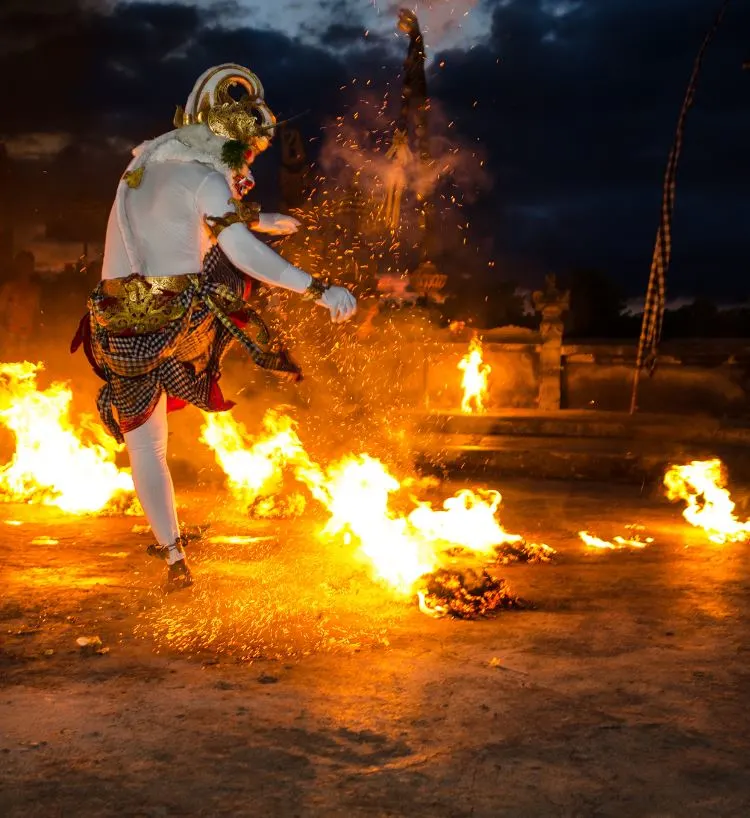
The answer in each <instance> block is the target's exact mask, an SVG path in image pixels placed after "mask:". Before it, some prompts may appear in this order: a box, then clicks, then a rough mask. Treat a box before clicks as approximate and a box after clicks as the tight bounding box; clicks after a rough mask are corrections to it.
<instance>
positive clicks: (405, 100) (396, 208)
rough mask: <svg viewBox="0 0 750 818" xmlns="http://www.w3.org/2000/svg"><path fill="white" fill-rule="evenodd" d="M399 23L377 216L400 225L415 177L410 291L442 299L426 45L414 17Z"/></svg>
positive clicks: (407, 14) (408, 14) (405, 15)
mask: <svg viewBox="0 0 750 818" xmlns="http://www.w3.org/2000/svg"><path fill="white" fill-rule="evenodd" d="M398 27H399V28H400V29H401V31H403V32H404V33H406V34H408V36H409V47H408V50H407V54H406V60H405V61H404V72H403V83H402V88H401V108H400V111H399V116H398V118H397V120H396V128H395V131H394V135H393V142H392V144H391V148H390V150H389V151H388V153H387V157H388V158H389V159H390V160H391V162H392V163H393V173H392V175H391V178H390V179H389V180H388V184H387V192H386V198H385V202H384V206H383V209H382V211H381V212H382V214H383V217H384V219H385V222H386V224H387V225H388V227H389V229H390V230H391V231H392V233H394V234H397V233H398V232H399V230H400V229H401V218H402V212H401V207H402V197H403V194H404V192H405V191H406V175H407V172H409V171H410V172H409V176H410V178H411V179H413V180H416V182H415V188H416V189H415V190H414V191H413V193H414V195H415V196H416V202H417V208H418V216H419V247H418V252H419V263H418V265H417V267H416V268H415V269H414V270H412V271H411V272H410V273H409V285H410V289H411V290H412V291H413V292H414V293H415V294H416V295H417V296H418V297H420V298H425V299H427V300H428V301H438V302H439V301H441V300H442V298H441V296H440V292H441V290H442V289H443V288H444V287H445V284H446V281H447V276H445V275H444V274H443V273H441V272H440V271H439V270H438V268H437V266H436V265H435V263H434V256H435V255H436V253H437V249H438V247H437V243H438V236H437V231H436V225H435V219H434V213H435V209H434V202H433V201H432V192H433V190H434V187H435V184H434V182H435V180H434V175H435V174H434V168H433V167H432V166H433V159H432V156H431V153H430V144H429V111H430V101H429V96H428V93H427V76H426V73H425V60H426V54H425V45H424V37H423V36H422V31H421V29H420V27H419V20H418V19H417V16H416V14H415V13H414V12H413V11H410V10H409V9H401V10H400V12H399V19H398Z"/></svg>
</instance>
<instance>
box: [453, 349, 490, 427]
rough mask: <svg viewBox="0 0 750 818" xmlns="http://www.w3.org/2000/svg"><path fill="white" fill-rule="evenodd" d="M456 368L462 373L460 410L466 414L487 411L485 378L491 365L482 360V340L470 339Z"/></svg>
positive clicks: (487, 376)
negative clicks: (466, 350) (464, 353)
mask: <svg viewBox="0 0 750 818" xmlns="http://www.w3.org/2000/svg"><path fill="white" fill-rule="evenodd" d="M458 368H459V369H460V370H461V371H462V372H463V373H464V374H463V377H462V379H461V388H462V389H463V397H462V398H461V411H462V412H464V413H465V414H467V415H471V414H482V413H483V412H485V411H487V410H486V406H485V401H486V399H487V380H488V378H489V375H490V372H492V367H491V366H490V365H489V364H487V363H485V362H484V359H483V357H482V342H481V341H480V340H479V338H478V337H476V336H475V337H474V338H472V339H471V343H470V344H469V351H468V352H467V353H466V355H464V357H463V358H461V360H460V361H459V362H458Z"/></svg>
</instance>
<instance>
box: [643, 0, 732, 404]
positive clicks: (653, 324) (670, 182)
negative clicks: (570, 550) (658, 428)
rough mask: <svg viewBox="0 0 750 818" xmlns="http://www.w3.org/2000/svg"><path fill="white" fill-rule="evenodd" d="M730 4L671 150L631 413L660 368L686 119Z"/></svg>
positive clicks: (696, 68) (698, 63) (692, 85)
mask: <svg viewBox="0 0 750 818" xmlns="http://www.w3.org/2000/svg"><path fill="white" fill-rule="evenodd" d="M729 3H730V0H723V2H722V4H721V7H720V8H719V11H718V13H717V15H716V18H715V19H714V22H713V24H712V25H711V28H710V29H709V30H708V33H707V34H706V37H705V39H704V40H703V43H702V44H701V47H700V50H699V51H698V56H697V57H696V58H695V62H694V64H693V71H692V74H691V75H690V82H689V83H688V87H687V92H686V93H685V99H684V101H683V103H682V109H681V110H680V116H679V118H678V119H677V131H676V133H675V138H674V142H673V143H672V149H671V151H670V152H669V159H668V160H667V169H666V172H665V174H664V189H663V193H662V204H661V220H660V223H659V229H658V230H657V232H656V244H655V246H654V255H653V258H652V260H651V274H650V275H649V279H648V289H647V290H646V301H645V303H644V306H643V323H642V325H641V336H640V339H639V340H638V354H637V356H636V364H635V372H634V374H633V392H632V396H631V399H630V414H631V415H632V414H633V413H634V412H635V410H636V408H637V405H638V385H639V383H640V377H641V371H642V370H643V369H644V368H648V370H649V375H653V373H654V370H655V368H656V359H657V355H658V350H659V341H660V340H661V333H662V327H663V324H664V309H665V306H666V274H667V269H668V268H669V260H670V257H671V255H672V215H673V213H674V199H675V185H676V179H677V163H678V161H679V158H680V152H681V151H682V138H683V134H684V131H685V120H686V119H687V114H688V111H689V110H690V108H691V107H692V105H693V102H694V100H695V90H696V87H697V85H698V77H699V75H700V70H701V67H702V65H703V58H704V57H705V55H706V51H707V49H708V46H709V45H710V44H711V41H712V40H713V38H714V35H715V34H716V32H717V30H718V28H719V26H720V25H721V22H722V20H723V19H724V14H725V12H726V10H727V7H728V6H729Z"/></svg>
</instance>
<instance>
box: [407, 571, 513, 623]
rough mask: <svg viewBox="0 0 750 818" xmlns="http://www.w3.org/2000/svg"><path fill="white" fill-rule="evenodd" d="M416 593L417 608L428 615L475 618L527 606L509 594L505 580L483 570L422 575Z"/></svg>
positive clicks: (438, 572)
mask: <svg viewBox="0 0 750 818" xmlns="http://www.w3.org/2000/svg"><path fill="white" fill-rule="evenodd" d="M417 595H418V597H419V609H420V610H421V611H422V613H426V614H427V615H428V616H432V617H442V616H452V617H455V618H456V619H476V618H478V617H481V616H487V614H490V613H492V612H493V611H498V610H507V609H510V608H525V607H527V605H526V603H525V602H524V601H523V600H521V599H519V598H518V597H516V596H513V595H512V594H511V593H510V591H509V590H508V585H507V583H506V582H505V580H502V579H495V578H494V577H491V576H490V575H489V574H488V573H487V571H484V570H482V571H475V570H472V569H468V570H465V571H461V572H458V571H452V570H448V569H440V570H438V571H435V572H434V573H433V574H430V575H429V576H427V577H425V585H424V587H423V588H422V589H421V590H419V591H418V592H417Z"/></svg>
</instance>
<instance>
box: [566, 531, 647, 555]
mask: <svg viewBox="0 0 750 818" xmlns="http://www.w3.org/2000/svg"><path fill="white" fill-rule="evenodd" d="M578 536H579V537H580V538H581V539H582V540H583V542H584V543H585V544H586V545H588V546H589V548H599V549H606V550H609V551H614V550H618V549H621V548H645V547H646V546H647V545H651V543H652V542H653V541H654V540H653V537H646V538H645V539H640V538H639V537H638V535H637V534H636V535H635V536H633V537H622V536H620V535H619V534H618V535H617V536H616V537H613V538H612V540H611V541H610V540H603V539H601V537H595V536H594V535H593V534H589V532H588V531H579V532H578Z"/></svg>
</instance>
